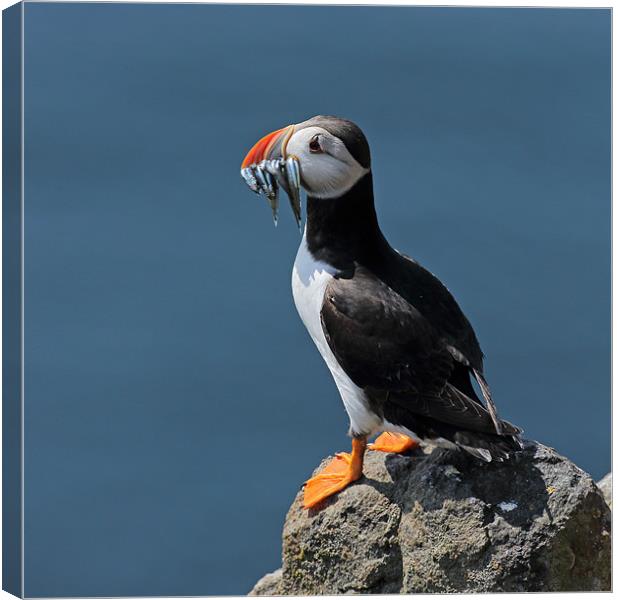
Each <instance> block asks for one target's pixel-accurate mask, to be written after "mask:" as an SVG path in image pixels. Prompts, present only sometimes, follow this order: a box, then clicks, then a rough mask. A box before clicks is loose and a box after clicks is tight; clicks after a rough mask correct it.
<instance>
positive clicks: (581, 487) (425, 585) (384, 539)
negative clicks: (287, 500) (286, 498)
mask: <svg viewBox="0 0 618 600" xmlns="http://www.w3.org/2000/svg"><path fill="white" fill-rule="evenodd" d="M323 466H324V464H322V465H321V466H320V468H322V467H323ZM364 472H365V476H364V477H363V478H362V479H361V480H360V481H358V482H357V483H355V484H354V485H352V486H350V487H349V488H347V489H346V490H344V491H343V492H341V493H340V494H338V495H337V496H335V497H333V498H330V499H328V500H326V501H325V502H324V503H323V505H322V506H321V507H319V508H316V509H313V510H309V511H307V510H304V509H303V508H302V505H301V493H299V495H298V496H297V497H296V499H295V500H294V502H293V504H292V506H291V508H290V510H289V512H288V515H287V517H286V520H285V525H284V528H283V552H282V554H283V566H282V568H281V569H278V570H277V571H275V572H274V573H270V574H268V575H266V576H265V577H263V578H262V579H261V580H260V581H259V582H258V583H257V584H256V585H255V587H254V588H253V590H252V591H251V592H250V595H256V596H257V595H290V594H293V595H315V594H346V593H347V594H349V593H371V594H386V593H422V592H425V593H426V592H498V591H509V592H532V591H539V592H540V591H567V590H573V591H575V590H577V591H591V590H609V589H610V588H611V576H610V568H611V565H610V562H611V537H610V527H611V523H610V509H609V507H608V505H607V503H606V501H605V499H604V497H603V494H602V492H601V491H600V490H599V488H598V487H597V486H596V485H595V483H594V481H593V480H592V479H591V477H590V476H589V475H588V474H587V473H585V472H584V471H582V470H581V469H579V468H578V467H576V466H575V465H574V464H573V463H572V462H570V461H569V460H567V459H566V458H564V457H562V456H560V455H559V454H557V453H556V452H555V451H554V450H553V449H551V448H547V447H546V446H542V445H540V444H535V443H531V442H528V443H527V445H526V449H525V450H524V451H523V452H521V453H519V454H517V455H516V456H515V457H514V458H513V459H512V460H510V461H509V462H506V463H490V464H485V463H481V462H479V461H477V460H475V459H474V458H471V457H468V456H467V455H465V454H464V453H458V452H452V451H448V450H441V449H434V450H433V452H431V451H429V450H427V451H425V452H423V451H420V450H415V451H413V452H411V453H409V454H408V455H405V456H400V455H395V454H383V453H381V452H368V453H367V455H366V460H365V471H364Z"/></svg>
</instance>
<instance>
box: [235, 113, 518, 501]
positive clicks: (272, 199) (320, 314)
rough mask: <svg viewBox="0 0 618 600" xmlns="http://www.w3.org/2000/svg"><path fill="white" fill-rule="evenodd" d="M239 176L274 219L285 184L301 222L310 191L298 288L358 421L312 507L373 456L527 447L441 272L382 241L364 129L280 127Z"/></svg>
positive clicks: (299, 301) (318, 483)
mask: <svg viewBox="0 0 618 600" xmlns="http://www.w3.org/2000/svg"><path fill="white" fill-rule="evenodd" d="M241 174H242V176H243V178H244V179H245V181H246V182H247V184H248V185H249V187H250V188H251V189H252V190H253V191H254V192H257V193H260V194H263V195H265V196H266V198H267V199H268V201H269V203H270V205H271V208H272V210H273V214H274V215H275V217H276V210H277V202H278V189H279V187H283V188H284V190H285V191H286V192H287V194H288V196H289V198H290V203H291V205H292V210H293V212H294V216H295V217H296V220H297V222H298V223H300V188H301V187H302V188H304V189H305V191H306V194H307V223H306V227H305V232H304V235H303V239H302V241H301V244H300V248H299V249H298V253H297V256H296V261H295V263H294V269H293V273H292V291H293V295H294V302H295V304H296V308H297V310H298V313H299V315H300V318H301V319H302V321H303V323H304V324H305V326H306V328H307V330H308V332H309V335H310V336H311V338H312V339H313V341H314V343H315V345H316V346H317V348H318V350H319V352H320V354H321V355H322V357H323V358H324V360H325V361H326V364H327V365H328V368H329V369H330V371H331V373H332V376H333V378H334V380H335V383H336V385H337V388H338V390H339V393H340V395H341V398H342V400H343V404H344V406H345V408H346V411H347V413H348V416H349V418H350V429H349V434H350V436H351V437H352V452H351V453H350V454H348V453H340V454H337V455H336V457H335V458H334V459H333V460H332V461H331V462H330V463H329V464H328V465H327V466H326V467H325V468H324V469H323V470H322V471H321V472H320V473H319V474H318V475H316V476H315V477H313V478H311V479H310V480H309V481H307V482H306V485H305V491H304V505H305V507H307V508H309V507H313V506H316V505H318V504H319V503H320V502H322V501H323V500H324V499H325V498H328V497H329V496H331V495H333V494H336V493H337V492H340V491H341V490H343V489H345V488H346V486H348V485H349V484H350V483H352V482H354V481H356V480H357V479H359V478H360V477H362V472H363V456H364V453H365V450H366V448H369V449H370V450H376V451H382V452H406V451H408V450H410V449H412V448H414V447H415V446H417V445H418V444H419V443H421V444H422V443H423V442H432V443H434V444H437V445H441V446H446V447H449V448H453V449H460V450H462V451H465V452H468V453H469V454H471V455H473V456H475V457H476V458H478V459H480V460H484V461H492V460H499V461H500V460H506V459H508V458H509V456H510V455H511V453H513V452H517V451H518V450H520V449H521V447H522V444H521V441H520V438H519V434H520V432H521V430H520V429H519V428H518V427H516V426H514V425H512V424H511V423H509V422H507V421H504V420H502V419H500V417H499V416H498V413H497V411H496V407H495V405H494V402H493V400H492V396H491V392H490V389H489V386H488V384H487V382H486V380H485V377H484V375H483V353H482V352H481V348H480V346H479V343H478V341H477V338H476V335H475V333H474V330H473V329H472V326H471V325H470V323H469V321H468V319H467V318H466V317H465V316H464V314H463V313H462V311H461V309H460V308H459V306H458V305H457V302H456V301H455V299H454V298H453V296H452V295H451V294H450V292H449V291H448V290H447V289H446V287H444V285H443V284H442V283H441V282H440V281H439V280H438V279H437V278H436V277H435V276H434V275H432V274H431V273H430V272H429V271H427V270H426V269H424V268H423V267H421V266H420V265H419V264H418V263H417V262H416V261H414V260H412V259H410V258H409V257H407V256H405V255H404V254H401V253H399V252H398V251H397V250H395V249H394V248H392V247H391V246H390V245H389V243H388V242H387V240H386V239H385V237H384V235H383V234H382V232H381V230H380V227H379V225H378V219H377V216H376V211H375V208H374V197H373V182H372V173H371V160H370V154H369V145H368V143H367V140H366V138H365V136H364V134H363V132H362V131H361V130H360V129H359V128H358V126H356V125H355V124H354V123H352V122H351V121H347V120H345V119H339V118H336V117H325V116H317V117H314V118H312V119H309V120H308V121H305V122H303V123H300V124H298V125H291V126H289V127H285V128H283V129H280V130H278V131H275V132H273V133H271V134H269V135H267V136H265V137H264V138H262V139H261V140H260V141H259V142H258V143H257V144H256V145H255V146H254V147H253V148H252V149H251V151H250V152H249V154H247V157H246V158H245V160H244V161H243V163H242V167H241ZM473 380H475V381H476V382H477V384H478V388H479V390H480V396H482V400H481V399H480V398H479V396H478V395H477V393H476V392H475V389H474V387H473V384H472V381H473ZM376 434H381V435H380V436H379V437H378V439H377V440H376V441H375V442H374V443H373V444H370V445H368V444H367V440H368V438H369V437H370V436H373V435H376Z"/></svg>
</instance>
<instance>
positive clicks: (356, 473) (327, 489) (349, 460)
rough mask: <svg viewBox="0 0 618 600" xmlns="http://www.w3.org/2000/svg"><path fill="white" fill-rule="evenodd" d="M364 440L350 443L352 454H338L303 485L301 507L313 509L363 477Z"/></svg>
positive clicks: (355, 440)
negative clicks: (303, 491)
mask: <svg viewBox="0 0 618 600" xmlns="http://www.w3.org/2000/svg"><path fill="white" fill-rule="evenodd" d="M366 445H367V443H366V440H365V439H354V440H353V441H352V454H348V453H347V452H340V453H339V454H336V455H335V458H333V460H331V461H330V462H329V463H328V464H327V465H326V467H324V469H322V470H321V471H320V472H319V473H318V474H317V475H315V476H314V477H312V478H311V479H309V480H308V481H307V482H306V483H305V493H304V498H303V506H304V507H305V508H313V507H314V506H316V505H317V504H319V503H320V502H322V500H325V499H326V498H328V497H329V496H332V495H333V494H336V493H337V492H340V491H341V490H343V489H345V488H346V487H347V486H348V485H350V484H351V483H352V482H354V481H356V480H357V479H360V478H361V477H362V475H363V455H364V452H365V447H366Z"/></svg>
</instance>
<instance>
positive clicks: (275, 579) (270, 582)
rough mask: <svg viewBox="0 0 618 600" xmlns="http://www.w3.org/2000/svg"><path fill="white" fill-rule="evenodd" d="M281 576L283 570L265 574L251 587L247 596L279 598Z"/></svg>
mask: <svg viewBox="0 0 618 600" xmlns="http://www.w3.org/2000/svg"><path fill="white" fill-rule="evenodd" d="M282 574H283V569H277V570H276V571H273V572H272V573H267V574H266V575H264V577H262V579H260V580H259V581H258V582H257V583H256V584H255V585H254V586H253V589H252V590H251V591H250V592H249V596H280V595H281V592H280V589H281V576H282Z"/></svg>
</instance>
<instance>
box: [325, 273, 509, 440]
mask: <svg viewBox="0 0 618 600" xmlns="http://www.w3.org/2000/svg"><path fill="white" fill-rule="evenodd" d="M408 264H414V263H410V262H408ZM431 277H433V276H431ZM434 279H435V278H434ZM440 285H441V284H440ZM442 289H443V290H444V291H446V288H443V286H442ZM422 292H423V290H419V291H418V293H420V294H421V295H422ZM425 293H428V292H427V291H425ZM446 294H448V291H446ZM448 295H449V297H450V298H451V299H452V297H451V296H450V294H448ZM452 302H453V303H454V302H455V301H454V300H452ZM457 309H458V310H459V308H458V307H457ZM459 312H460V313H461V311H459ZM462 317H463V315H462ZM463 318H464V319H465V317H463ZM321 319H322V327H323V329H324V333H325V336H326V339H327V341H328V344H329V346H330V348H331V350H332V351H333V353H334V355H335V357H336V358H337V360H338V361H339V363H340V364H341V366H342V367H343V369H344V370H345V372H346V373H347V374H348V376H349V377H350V378H351V379H352V381H353V382H354V383H355V384H356V385H358V386H359V387H361V388H363V389H365V390H366V391H367V393H368V396H369V397H370V398H371V397H373V398H382V400H381V405H382V406H381V408H382V410H383V411H384V410H388V409H389V405H390V406H391V407H392V406H394V405H397V406H399V407H400V408H402V409H403V410H404V411H405V412H408V413H410V414H413V415H415V416H418V417H425V418H428V419H431V420H432V422H433V421H435V422H439V423H444V424H448V425H452V426H456V427H459V428H463V429H466V430H471V431H478V432H486V433H490V434H495V433H496V431H497V429H496V424H495V423H494V420H493V418H492V414H491V412H490V411H488V410H487V409H486V408H485V407H484V406H483V405H482V404H481V403H480V401H479V400H478V398H477V397H476V395H475V393H474V390H473V388H472V386H471V384H470V380H469V375H468V370H469V369H472V368H473V367H471V366H470V365H469V364H466V363H467V362H469V359H467V358H466V357H465V355H464V354H463V353H462V351H461V350H459V349H457V348H456V347H455V346H453V343H456V342H457V339H455V336H445V334H444V331H441V330H440V329H438V328H437V327H435V326H434V324H433V323H432V322H431V321H430V320H429V319H428V318H427V317H426V316H425V315H424V314H422V312H421V311H420V310H419V309H418V307H417V306H415V305H414V304H412V303H411V302H410V301H409V300H408V299H406V298H404V297H403V296H402V295H401V294H399V293H397V292H396V291H395V290H394V289H393V288H392V287H391V286H390V285H387V284H386V283H385V282H384V281H383V280H382V278H381V277H380V278H378V277H376V276H375V275H374V274H373V273H372V272H371V271H370V270H368V269H367V268H365V267H362V266H357V267H356V269H355V271H354V275H353V276H352V277H351V278H349V279H345V278H339V279H334V280H333V281H332V282H331V283H330V284H329V286H328V287H327V289H326V293H325V296H324V301H323V305H322V312H321ZM466 323H467V321H466ZM468 326H469V324H468ZM470 329H471V328H470ZM474 339H476V338H474ZM479 352H480V349H479ZM378 404H380V402H378ZM378 408H379V407H378ZM498 425H499V426H500V427H502V429H503V431H504V433H510V434H513V433H517V431H518V430H517V428H515V427H513V426H512V425H510V424H508V423H506V422H504V421H499V420H498Z"/></svg>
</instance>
